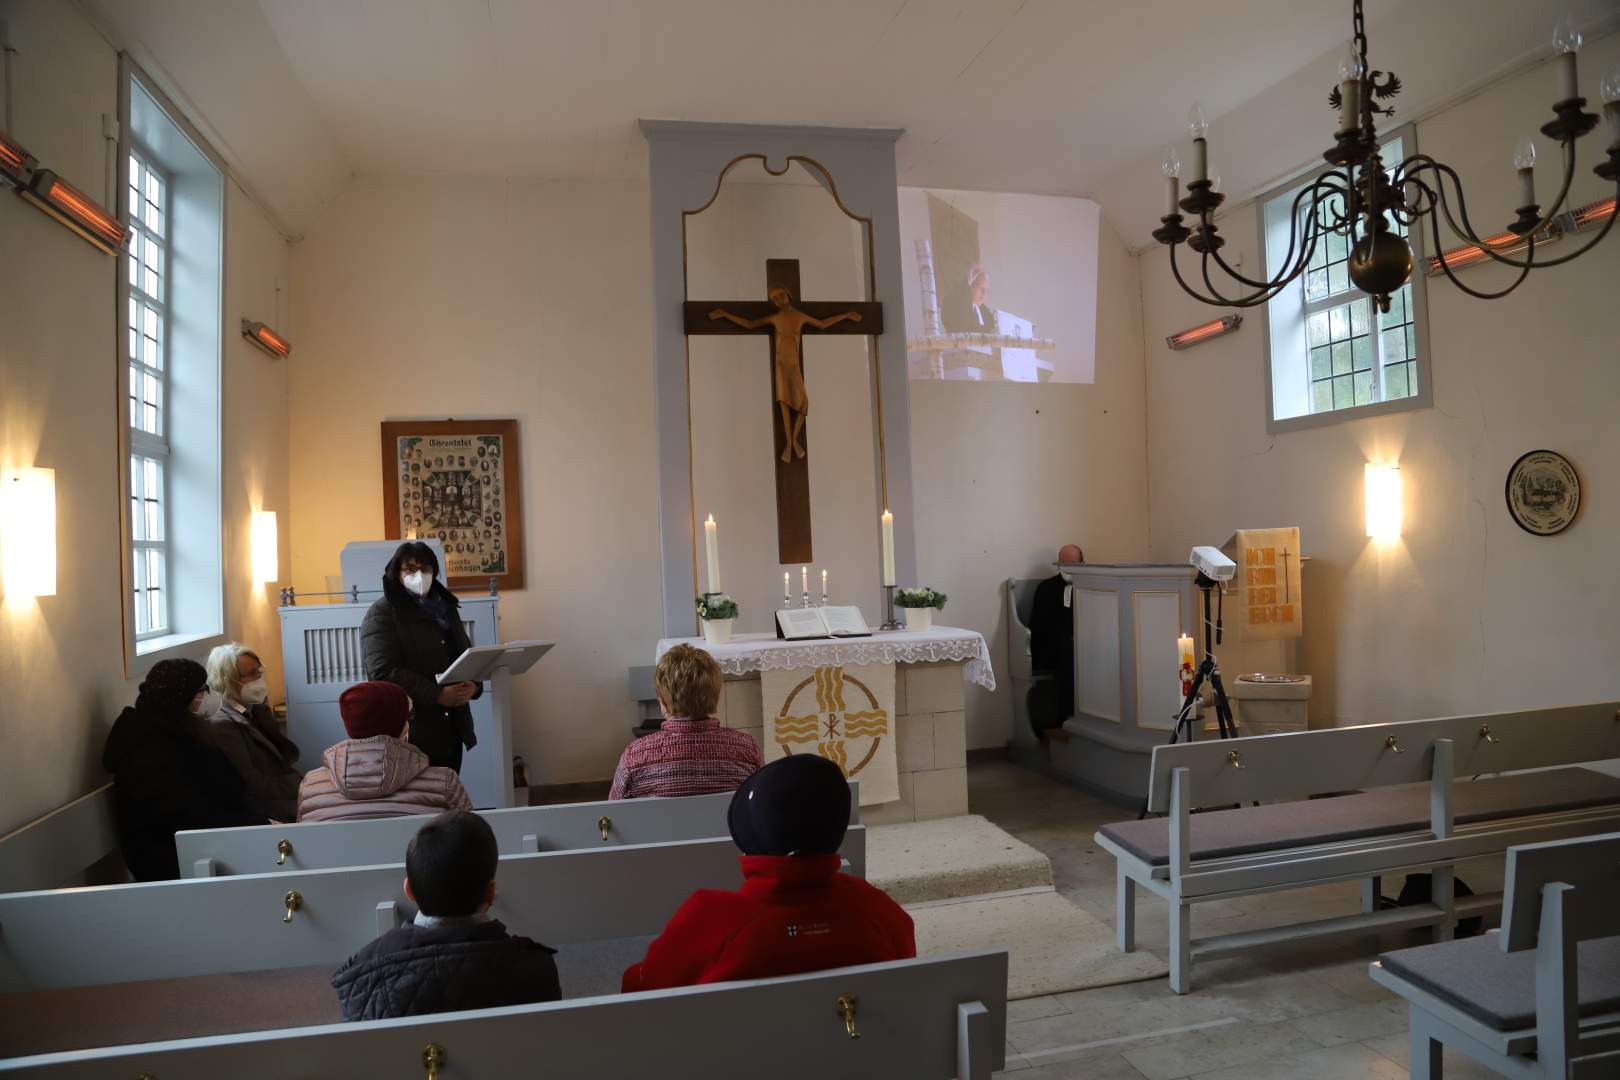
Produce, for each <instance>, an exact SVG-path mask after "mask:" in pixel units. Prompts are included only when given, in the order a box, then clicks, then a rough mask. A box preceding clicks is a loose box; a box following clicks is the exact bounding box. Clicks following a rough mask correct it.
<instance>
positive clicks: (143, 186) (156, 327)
mask: <svg viewBox="0 0 1620 1080" xmlns="http://www.w3.org/2000/svg"><path fill="white" fill-rule="evenodd" d="M128 166H129V177H128V179H129V193H128V195H129V234H130V235H129V248H128V254H127V256H126V263H127V266H128V271H127V272H128V275H129V281H128V291H129V303H128V325H127V328H126V329H127V334H126V338H127V341H126V345H127V348H128V351H127V353H126V356H125V360H126V362H127V363H128V364H129V520H130V558H131V564H132V573H131V576H130V583H131V585H130V590H131V592H132V593H133V594H134V595H133V598H132V599H133V603H134V605H135V637H136V640H138V641H146V640H149V639H151V638H153V637H158V636H161V635H164V634H167V633H169V604H168V591H167V588H166V586H165V581H166V578H167V576H168V559H169V555H168V534H169V528H168V513H167V510H168V505H169V500H168V497H167V494H166V492H165V484H166V482H167V477H168V472H167V469H166V466H167V465H168V460H169V440H168V436H167V434H166V431H165V428H166V420H167V418H166V415H165V404H164V402H165V400H166V397H167V395H166V394H165V390H166V389H167V382H168V365H167V364H166V363H165V362H164V356H163V352H164V348H165V347H166V343H167V341H168V333H167V327H166V325H165V324H166V323H167V322H168V318H169V315H168V310H167V309H166V308H165V306H164V302H163V265H164V255H165V253H166V252H165V245H164V238H163V219H164V206H165V199H166V197H167V195H168V184H167V183H166V181H165V180H164V178H163V175H162V173H160V172H158V170H157V169H155V168H153V167H152V165H151V164H150V163H149V162H148V161H146V160H144V159H143V158H142V157H141V155H140V154H138V153H131V154H130V155H129V162H128Z"/></svg>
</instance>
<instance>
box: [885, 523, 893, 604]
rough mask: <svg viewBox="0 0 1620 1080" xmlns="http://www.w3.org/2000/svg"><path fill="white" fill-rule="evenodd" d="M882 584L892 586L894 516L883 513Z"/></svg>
mask: <svg viewBox="0 0 1620 1080" xmlns="http://www.w3.org/2000/svg"><path fill="white" fill-rule="evenodd" d="M883 584H885V585H893V584H894V515H893V514H891V513H889V512H888V511H887V510H885V511H883Z"/></svg>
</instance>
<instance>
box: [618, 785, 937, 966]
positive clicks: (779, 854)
mask: <svg viewBox="0 0 1620 1080" xmlns="http://www.w3.org/2000/svg"><path fill="white" fill-rule="evenodd" d="M727 821H728V824H729V825H730V827H731V839H732V840H733V841H734V842H735V843H736V845H737V847H738V848H739V849H740V850H741V851H742V871H743V887H742V889H741V890H739V891H737V892H725V891H722V890H719V889H700V890H698V891H697V892H695V893H693V894H692V895H691V896H690V897H689V898H688V899H687V901H686V902H685V903H684V904H682V905H681V907H680V910H678V911H677V912H675V917H674V918H672V919H670V921H669V924H668V925H667V926H665V927H664V932H663V933H662V934H660V935H659V936H658V937H657V939H655V940H654V941H653V942H652V944H651V945H649V946H648V947H647V955H646V958H645V959H643V960H642V961H641V962H640V963H639V964H635V965H633V966H632V967H631V968H630V969H629V970H627V971H626V972H625V973H624V979H623V988H624V991H625V992H626V993H630V992H632V991H636V990H658V989H663V988H666V987H672V986H691V985H694V984H697V983H709V982H723V981H725V980H728V979H763V978H770V977H772V976H776V975H795V974H798V973H800V972H805V971H822V970H825V969H827V968H836V967H847V966H849V965H851V964H875V963H881V962H883V961H886V960H904V959H908V958H910V957H913V956H916V955H917V942H916V935H915V931H914V928H913V927H912V923H911V916H910V915H907V914H906V912H905V909H903V908H902V907H901V906H900V905H899V904H896V903H895V902H894V901H893V900H891V899H890V898H889V897H888V895H887V894H886V893H884V892H883V890H881V889H879V888H877V887H875V886H873V885H869V884H867V883H866V882H865V881H863V880H861V879H860V878H856V877H850V876H849V875H847V874H841V873H839V872H838V866H839V861H840V860H839V856H838V847H839V845H840V844H842V843H843V841H844V832H845V830H847V829H848V828H849V783H848V782H847V781H846V780H845V779H844V774H843V771H842V770H840V769H839V768H838V766H837V765H835V764H833V763H832V762H830V761H828V760H827V759H825V758H822V757H817V756H815V755H813V754H791V755H789V756H787V757H785V758H780V759H778V760H776V761H774V762H772V763H771V764H769V765H767V766H765V767H764V768H763V769H760V770H759V771H758V772H756V773H754V775H753V776H751V777H749V778H748V779H747V780H746V781H744V782H743V785H742V786H741V787H739V788H738V789H737V791H736V794H734V795H733V796H732V798H731V808H730V811H729V812H728V815H727Z"/></svg>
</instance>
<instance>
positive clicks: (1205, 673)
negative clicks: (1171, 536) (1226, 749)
mask: <svg viewBox="0 0 1620 1080" xmlns="http://www.w3.org/2000/svg"><path fill="white" fill-rule="evenodd" d="M1187 562H1188V563H1190V564H1191V565H1192V567H1193V569H1195V570H1197V571H1198V577H1197V579H1196V580H1195V582H1194V583H1195V584H1196V585H1197V586H1198V587H1199V589H1201V590H1203V593H1204V659H1203V662H1202V663H1200V664H1199V665H1198V668H1197V670H1196V671H1195V672H1194V673H1193V678H1192V685H1191V686H1190V687H1188V689H1187V696H1186V700H1184V701H1183V702H1182V703H1181V711H1180V712H1179V713H1177V714H1176V717H1175V721H1176V726H1175V728H1174V730H1172V731H1171V732H1170V741H1171V742H1172V743H1174V742H1177V741H1179V740H1180V738H1181V731H1182V728H1183V727H1185V728H1186V729H1187V739H1188V741H1191V740H1192V738H1193V735H1194V732H1193V722H1194V721H1193V705H1194V704H1195V703H1196V702H1197V700H1198V694H1199V692H1200V691H1201V690H1202V689H1203V687H1204V683H1205V682H1208V683H1209V685H1210V689H1211V691H1212V692H1213V695H1214V698H1215V722H1216V727H1217V728H1218V729H1219V731H1220V735H1221V738H1223V739H1230V738H1233V737H1235V736H1236V735H1237V733H1238V729H1237V721H1236V720H1234V719H1233V718H1232V705H1231V703H1230V702H1229V701H1227V699H1226V687H1225V685H1224V684H1222V682H1221V665H1220V662H1219V661H1218V660H1216V659H1215V646H1217V645H1219V644H1220V643H1221V632H1222V621H1223V618H1224V615H1225V606H1226V605H1225V596H1226V591H1225V589H1224V587H1223V586H1224V584H1225V583H1226V582H1228V581H1231V580H1232V579H1233V578H1234V577H1236V576H1237V563H1235V562H1233V561H1232V560H1231V559H1228V558H1227V557H1226V556H1225V555H1223V554H1222V553H1221V551H1220V549H1219V548H1213V547H1209V546H1207V545H1201V546H1199V547H1195V548H1193V549H1192V554H1191V555H1190V556H1189V557H1188V558H1187ZM1212 592H1213V593H1215V594H1217V596H1218V597H1219V599H1218V600H1217V602H1216V606H1215V613H1214V615H1213V617H1212V616H1211V614H1210V593H1212Z"/></svg>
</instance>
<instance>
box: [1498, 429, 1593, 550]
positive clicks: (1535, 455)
mask: <svg viewBox="0 0 1620 1080" xmlns="http://www.w3.org/2000/svg"><path fill="white" fill-rule="evenodd" d="M1505 494H1506V496H1507V505H1508V513H1509V514H1510V515H1512V517H1513V522H1514V524H1515V525H1517V526H1518V527H1519V528H1521V529H1523V530H1524V531H1525V532H1527V533H1533V534H1535V535H1536V536H1552V535H1554V534H1556V533H1561V532H1563V531H1564V530H1565V529H1567V528H1569V527H1570V525H1571V524H1573V523H1574V521H1575V515H1576V514H1578V513H1579V512H1580V509H1581V478H1580V474H1579V473H1577V472H1576V471H1575V466H1574V465H1571V464H1570V462H1569V459H1568V458H1566V457H1565V456H1564V455H1563V454H1560V453H1558V452H1557V451H1556V450H1532V451H1530V452H1529V453H1528V454H1525V455H1524V456H1523V457H1521V458H1519V460H1518V461H1515V462H1514V463H1513V468H1511V469H1509V470H1508V478H1507V485H1506V491H1505Z"/></svg>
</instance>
